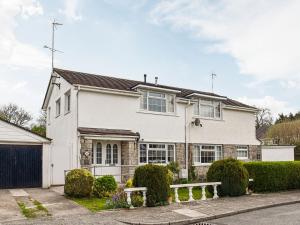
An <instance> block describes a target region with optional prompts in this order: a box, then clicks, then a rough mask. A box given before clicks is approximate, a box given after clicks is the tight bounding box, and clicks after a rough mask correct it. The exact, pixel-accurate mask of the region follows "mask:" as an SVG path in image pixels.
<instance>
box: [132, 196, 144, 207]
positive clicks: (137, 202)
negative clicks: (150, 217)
mask: <svg viewBox="0 0 300 225" xmlns="http://www.w3.org/2000/svg"><path fill="white" fill-rule="evenodd" d="M131 203H132V205H133V206H134V207H142V206H143V203H144V199H143V196H142V195H141V193H138V192H135V193H133V194H132V196H131Z"/></svg>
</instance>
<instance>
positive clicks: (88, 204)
mask: <svg viewBox="0 0 300 225" xmlns="http://www.w3.org/2000/svg"><path fill="white" fill-rule="evenodd" d="M70 199H71V200H73V201H74V202H76V203H78V204H79V205H81V206H83V207H85V208H87V209H89V210H90V211H92V212H98V211H101V210H105V209H107V208H106V206H105V203H106V200H107V198H96V197H91V198H70Z"/></svg>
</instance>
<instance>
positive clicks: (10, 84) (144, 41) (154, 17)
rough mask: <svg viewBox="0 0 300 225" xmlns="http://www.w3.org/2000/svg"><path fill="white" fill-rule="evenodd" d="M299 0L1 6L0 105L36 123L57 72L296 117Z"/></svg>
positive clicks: (91, 0)
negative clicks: (149, 85) (187, 91)
mask: <svg viewBox="0 0 300 225" xmlns="http://www.w3.org/2000/svg"><path fill="white" fill-rule="evenodd" d="M299 11H300V1H298V0H286V1H281V0H173V1H171V0H161V1H156V0H51V1H46V0H0V105H3V104H7V103H10V102H12V103H16V104H18V105H19V106H21V107H23V108H24V109H26V110H27V111H29V112H31V113H32V114H33V115H34V116H35V117H37V116H38V114H39V112H40V109H41V106H42V102H43V98H44V95H45V92H46V88H47V84H48V81H49V78H50V72H51V53H50V51H49V50H48V49H45V48H43V46H44V45H48V46H51V29H52V28H51V23H52V21H53V20H54V19H55V20H56V21H58V22H60V23H63V26H59V27H57V29H56V30H55V48H56V49H58V50H60V51H62V53H59V52H58V53H56V54H55V61H54V64H55V67H58V68H64V69H70V70H77V71H82V72H89V73H97V74H104V75H112V76H116V77H121V78H128V79H135V80H143V74H147V75H148V81H152V82H154V77H155V76H158V77H159V79H158V82H159V83H160V84H165V85H172V86H179V87H183V88H191V89H197V90H202V91H211V74H212V73H215V74H216V75H217V76H216V78H215V80H214V92H215V93H217V94H221V95H225V96H228V97H230V98H233V99H236V100H239V101H241V102H244V103H246V104H250V105H255V106H258V107H267V108H270V109H271V112H272V114H273V116H274V117H276V116H277V114H278V113H289V112H293V113H294V112H297V111H299V110H300V98H299V97H300V88H299V86H300V41H299V40H300V13H299Z"/></svg>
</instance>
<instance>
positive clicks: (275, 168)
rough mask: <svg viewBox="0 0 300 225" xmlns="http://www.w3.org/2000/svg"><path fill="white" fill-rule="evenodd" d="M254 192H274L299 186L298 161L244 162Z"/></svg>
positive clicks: (299, 164) (299, 171)
mask: <svg viewBox="0 0 300 225" xmlns="http://www.w3.org/2000/svg"><path fill="white" fill-rule="evenodd" d="M244 166H245V168H246V169H247V170H248V172H249V176H250V178H253V179H254V182H253V184H251V189H252V190H253V191H255V192H276V191H282V190H288V189H296V188H300V162H248V163H244Z"/></svg>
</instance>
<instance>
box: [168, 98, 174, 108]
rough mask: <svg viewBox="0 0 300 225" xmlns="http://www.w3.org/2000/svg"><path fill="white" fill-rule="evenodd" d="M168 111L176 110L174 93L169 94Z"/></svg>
mask: <svg viewBox="0 0 300 225" xmlns="http://www.w3.org/2000/svg"><path fill="white" fill-rule="evenodd" d="M168 112H175V107H174V95H168Z"/></svg>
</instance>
